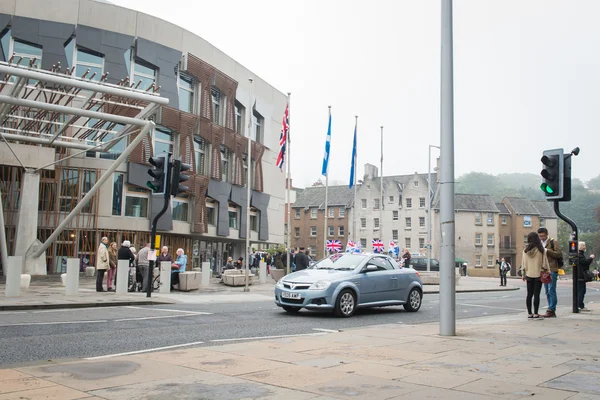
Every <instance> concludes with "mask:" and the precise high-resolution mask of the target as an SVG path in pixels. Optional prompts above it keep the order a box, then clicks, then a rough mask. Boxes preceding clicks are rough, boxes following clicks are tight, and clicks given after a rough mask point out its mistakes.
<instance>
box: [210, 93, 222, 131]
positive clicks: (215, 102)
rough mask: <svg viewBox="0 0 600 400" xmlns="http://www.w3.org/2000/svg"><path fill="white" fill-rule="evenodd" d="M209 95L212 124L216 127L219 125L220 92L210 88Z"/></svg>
mask: <svg viewBox="0 0 600 400" xmlns="http://www.w3.org/2000/svg"><path fill="white" fill-rule="evenodd" d="M210 94H211V100H212V113H213V122H214V123H215V124H217V125H221V92H219V91H218V90H217V89H215V88H211V89H210Z"/></svg>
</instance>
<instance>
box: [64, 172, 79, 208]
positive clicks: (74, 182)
mask: <svg viewBox="0 0 600 400" xmlns="http://www.w3.org/2000/svg"><path fill="white" fill-rule="evenodd" d="M60 181H61V182H60V196H59V210H60V211H62V212H70V211H71V210H73V208H75V206H76V205H77V198H78V196H79V171H78V170H76V169H63V170H62V171H61V179H60Z"/></svg>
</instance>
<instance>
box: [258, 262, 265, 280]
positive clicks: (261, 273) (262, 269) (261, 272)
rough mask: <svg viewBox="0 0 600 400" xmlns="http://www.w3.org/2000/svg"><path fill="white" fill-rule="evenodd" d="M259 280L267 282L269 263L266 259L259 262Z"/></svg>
mask: <svg viewBox="0 0 600 400" xmlns="http://www.w3.org/2000/svg"><path fill="white" fill-rule="evenodd" d="M258 282H259V283H267V263H266V262H264V261H261V262H260V263H259V264H258Z"/></svg>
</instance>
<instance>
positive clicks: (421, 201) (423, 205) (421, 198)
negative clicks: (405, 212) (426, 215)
mask: <svg viewBox="0 0 600 400" xmlns="http://www.w3.org/2000/svg"><path fill="white" fill-rule="evenodd" d="M425 204H426V202H425V197H419V208H425Z"/></svg>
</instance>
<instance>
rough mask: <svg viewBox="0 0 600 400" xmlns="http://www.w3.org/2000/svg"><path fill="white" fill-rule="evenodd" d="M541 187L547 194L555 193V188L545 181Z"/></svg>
mask: <svg viewBox="0 0 600 400" xmlns="http://www.w3.org/2000/svg"><path fill="white" fill-rule="evenodd" d="M540 189H542V192H544V193H546V194H554V190H553V189H552V188H551V187H550V185H548V184H547V183H545V182H544V183H542V184H541V185H540Z"/></svg>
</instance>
